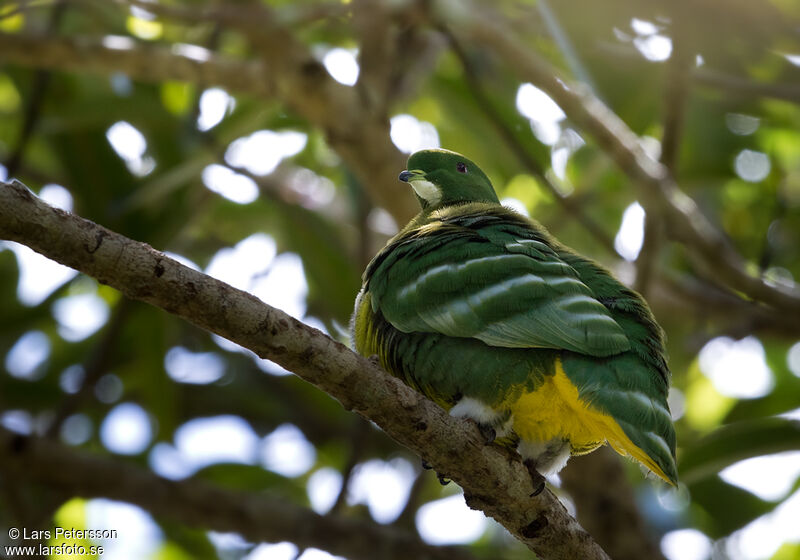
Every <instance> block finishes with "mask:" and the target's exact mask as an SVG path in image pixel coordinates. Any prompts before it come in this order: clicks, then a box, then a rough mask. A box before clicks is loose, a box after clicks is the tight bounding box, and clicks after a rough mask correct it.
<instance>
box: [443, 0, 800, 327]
mask: <svg viewBox="0 0 800 560" xmlns="http://www.w3.org/2000/svg"><path fill="white" fill-rule="evenodd" d="M436 6H437V8H438V14H437V15H436V16H435V17H436V21H437V23H439V22H447V25H448V26H449V28H450V29H451V30H453V33H454V34H455V35H456V36H459V37H461V38H462V40H463V41H468V42H471V43H472V44H475V45H482V46H483V47H485V48H489V49H491V50H493V51H494V52H495V53H497V54H498V55H500V56H501V57H502V58H503V59H504V60H505V61H506V63H507V64H508V65H509V67H511V68H514V69H515V70H516V72H517V74H518V75H519V77H520V78H521V79H524V80H527V81H530V82H532V83H534V84H535V85H536V86H537V87H539V88H541V89H543V90H544V91H546V92H547V93H548V94H549V95H550V96H551V97H552V98H553V99H554V100H555V101H556V103H558V105H559V106H560V107H561V108H562V109H563V111H564V112H565V113H566V114H567V116H568V117H569V118H570V119H572V120H573V121H574V122H575V123H576V124H578V125H579V126H581V127H582V128H583V129H584V130H586V131H587V132H589V133H590V134H591V135H593V136H594V138H595V140H596V141H597V143H598V145H599V146H600V147H601V148H602V149H603V150H605V151H606V152H607V153H608V155H609V156H610V157H611V158H612V159H613V160H614V161H615V162H616V163H617V165H618V166H619V167H620V169H622V171H623V172H625V173H626V174H627V175H628V177H630V179H631V180H632V182H633V184H634V185H635V186H636V187H637V188H639V189H640V190H641V195H642V202H643V204H644V205H645V207H646V208H647V209H648V210H649V211H657V212H661V213H662V214H663V215H664V218H665V220H666V221H667V225H668V231H669V233H670V235H671V236H672V237H673V238H674V239H676V240H678V241H680V242H682V243H683V244H684V245H685V246H686V247H687V249H688V250H689V251H691V252H693V253H695V254H697V255H698V256H700V257H701V258H702V259H704V261H705V262H707V263H708V265H709V267H711V268H713V269H714V270H715V271H716V272H717V274H718V276H719V278H720V280H722V281H724V282H726V283H727V284H728V285H730V286H731V287H732V288H734V289H735V290H738V291H740V292H742V293H744V294H746V295H747V296H748V297H750V298H753V299H756V300H760V301H763V302H765V303H768V304H770V305H772V306H774V307H777V308H779V309H781V310H786V311H793V312H797V313H800V291H798V289H797V288H796V287H795V286H792V287H785V286H782V285H772V284H768V283H767V282H765V281H764V280H763V279H762V278H760V277H757V276H754V275H752V274H751V273H750V272H749V268H748V263H747V262H746V261H745V260H744V259H743V258H742V257H741V255H739V254H738V253H737V252H736V251H735V250H734V249H733V247H731V245H730V244H729V242H728V240H727V238H726V237H725V236H724V235H723V234H722V233H721V232H720V231H719V230H718V229H717V228H716V227H714V225H713V224H712V223H711V222H710V221H709V220H708V219H707V218H706V217H705V216H704V215H703V214H702V213H701V212H700V210H699V208H698V207H697V205H696V204H695V202H694V201H693V200H692V199H691V198H689V197H688V196H687V195H686V194H685V193H683V191H681V190H680V189H679V188H678V186H677V185H676V183H675V181H674V180H673V178H672V177H671V176H670V174H669V172H668V170H667V169H666V168H665V167H664V166H663V165H661V164H660V163H659V162H657V161H655V160H653V159H652V158H651V157H650V156H648V155H647V153H646V152H645V151H644V149H643V148H642V146H641V144H640V142H639V139H638V137H637V136H636V135H635V134H634V133H633V132H632V131H631V130H630V129H629V128H628V126H627V125H626V124H625V123H624V122H623V121H622V120H621V119H620V118H619V117H618V116H617V115H616V114H615V113H614V112H612V111H611V110H610V109H609V108H608V107H606V106H605V105H604V104H603V103H602V102H601V101H600V100H599V99H597V98H596V97H595V96H594V95H592V94H591V92H589V91H587V89H586V88H585V87H584V86H582V85H581V84H573V83H570V82H569V81H568V80H565V79H564V78H562V77H560V76H559V74H558V73H557V72H556V71H555V69H554V68H552V67H551V66H550V64H548V63H547V62H546V61H545V60H543V59H542V58H540V57H539V56H537V55H536V54H535V53H534V52H533V51H532V50H531V49H530V48H528V47H527V46H525V45H523V44H521V43H520V42H519V41H518V40H517V39H516V38H515V37H514V35H513V33H511V31H510V30H509V29H508V28H507V27H505V26H503V25H501V24H499V23H498V22H497V21H496V19H495V18H494V17H493V16H492V14H490V13H487V12H486V10H479V9H477V7H475V6H471V7H465V6H459V7H458V9H457V10H456V9H453V8H452V5H451V4H448V3H446V2H439V3H437V4H436Z"/></svg>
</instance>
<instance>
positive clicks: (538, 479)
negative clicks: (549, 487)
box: [523, 459, 547, 498]
mask: <svg viewBox="0 0 800 560" xmlns="http://www.w3.org/2000/svg"><path fill="white" fill-rule="evenodd" d="M523 464H524V465H525V467H526V468H527V469H528V474H529V475H531V482H532V483H533V488H534V490H533V493H532V494H531V498H533V497H534V496H538V495H539V494H541V493H542V492H544V488H545V483H546V482H547V480H546V479H545V478H544V477H543V476H542V474H541V473H540V472H539V471H537V470H536V463H534V462H533V461H531V460H530V459H525V461H523Z"/></svg>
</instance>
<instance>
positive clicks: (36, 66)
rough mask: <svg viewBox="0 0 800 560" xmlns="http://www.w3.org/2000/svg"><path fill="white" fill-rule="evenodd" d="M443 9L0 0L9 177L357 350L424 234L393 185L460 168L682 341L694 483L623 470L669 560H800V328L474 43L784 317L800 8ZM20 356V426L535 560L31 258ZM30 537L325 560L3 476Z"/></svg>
mask: <svg viewBox="0 0 800 560" xmlns="http://www.w3.org/2000/svg"><path fill="white" fill-rule="evenodd" d="M432 4H433V8H430V10H429V6H428V5H427V3H420V4H417V3H415V2H388V1H387V2H359V1H357V0H353V1H352V2H350V1H342V2H335V1H331V2H310V1H309V2H282V1H272V2H266V1H264V2H261V3H259V2H256V1H250V2H227V3H221V2H214V1H212V0H208V2H200V1H196V2H195V1H189V0H185V1H182V2H179V1H174V2H159V3H157V4H149V3H147V2H140V1H134V0H132V1H130V2H126V1H118V2H105V1H99V0H97V1H92V0H80V1H78V0H75V1H70V2H57V1H42V2H19V3H13V2H0V179H7V178H12V177H15V178H18V179H19V180H21V181H23V182H24V183H25V184H26V185H28V186H29V187H30V188H31V189H32V190H33V191H34V192H36V193H37V194H38V195H39V196H40V197H42V198H43V199H45V200H46V201H47V202H49V203H50V204H52V205H54V206H58V207H60V208H63V209H65V210H70V211H73V212H75V213H77V214H79V215H81V216H83V217H86V218H88V219H90V220H93V221H95V222H97V223H99V224H102V225H104V226H105V227H107V228H109V229H111V230H114V231H117V232H119V233H121V234H123V235H125V236H127V237H130V238H132V239H136V240H139V241H143V242H146V243H149V244H151V245H152V246H153V247H155V248H156V249H158V250H162V251H164V252H165V253H166V254H167V255H169V256H171V257H172V258H175V259H177V260H179V261H180V262H182V263H183V264H186V265H188V266H191V267H193V268H195V269H198V270H202V271H204V272H206V273H207V274H210V275H212V276H214V277H216V278H219V279H220V280H223V281H225V282H227V283H229V284H231V285H233V286H236V287H238V288H241V289H244V290H247V291H249V292H251V293H253V294H254V295H256V296H257V297H259V298H260V299H262V300H263V301H264V302H266V303H268V304H270V305H273V306H275V307H278V308H280V309H282V310H284V311H285V312H287V313H289V314H290V315H292V316H294V317H296V318H298V319H300V320H302V321H304V322H305V323H307V324H309V325H311V326H314V327H316V328H318V329H320V330H322V331H323V332H326V333H327V334H329V335H330V336H332V337H334V338H337V339H339V340H342V341H347V338H348V334H347V329H348V320H349V314H350V311H351V309H352V302H353V299H354V297H355V294H356V292H357V291H358V288H359V277H360V273H361V271H362V270H363V267H364V266H365V264H366V263H367V262H368V261H369V259H370V258H371V256H372V255H373V254H374V253H375V252H376V251H377V250H378V249H379V248H380V247H381V246H382V245H383V244H384V243H385V241H386V239H388V237H389V236H391V235H392V234H394V233H395V232H396V231H397V230H398V226H402V225H403V224H404V223H405V221H406V220H408V218H409V217H410V216H411V214H412V212H413V210H414V204H415V203H414V201H413V197H412V196H411V194H410V192H408V190H409V189H408V188H407V185H404V184H400V183H397V182H396V180H395V177H396V175H397V173H398V172H399V171H400V170H402V169H403V168H404V167H403V165H404V155H403V154H408V153H410V152H412V151H414V150H417V149H420V148H426V147H439V146H440V147H444V148H449V149H453V150H456V151H459V152H462V153H464V154H466V155H467V156H468V157H470V158H471V159H473V160H474V161H476V162H477V163H479V164H480V165H481V166H482V168H483V169H484V170H485V171H486V172H487V174H488V175H489V176H490V178H491V179H492V180H493V182H494V185H495V187H496V189H497V191H498V194H499V195H500V198H501V199H502V201H503V203H504V204H505V205H507V206H510V207H512V208H514V209H516V210H518V211H519V212H522V213H524V214H527V215H529V216H531V217H533V218H535V219H537V220H539V221H540V222H542V223H543V224H544V225H545V226H547V227H548V228H549V229H550V231H551V232H552V233H553V234H555V235H556V236H557V237H558V238H559V239H560V240H561V241H562V242H564V243H566V244H567V245H570V246H571V247H573V248H574V249H576V250H578V251H579V252H581V253H583V254H585V255H588V256H591V257H593V258H595V259H596V260H598V261H600V262H602V263H603V264H605V265H606V266H608V267H609V268H611V269H612V270H613V271H614V272H615V274H616V275H617V276H618V277H619V278H620V279H621V280H623V281H624V282H626V283H627V284H629V285H632V286H634V287H636V288H637V289H638V290H640V291H641V292H642V293H643V294H645V296H646V297H647V299H648V301H649V302H650V303H651V306H652V307H653V310H654V312H655V314H656V317H657V318H658V320H659V322H660V323H661V324H662V325H663V327H664V328H665V330H666V332H667V335H668V349H669V353H670V365H671V369H672V371H673V385H674V387H673V389H672V391H671V393H670V399H669V402H670V406H671V409H672V412H673V416H674V419H675V422H676V426H677V432H678V459H679V470H680V476H681V479H682V484H681V486H680V488H678V489H677V490H668V489H666V488H664V487H663V486H662V485H661V484H660V483H657V482H653V481H651V480H647V479H645V478H644V477H643V476H642V474H641V473H640V472H639V469H638V467H636V466H635V465H634V464H632V463H628V462H625V463H624V468H625V469H626V474H627V478H628V479H629V482H630V484H631V485H632V486H633V489H634V493H635V497H636V502H637V504H638V506H639V510H640V512H641V515H642V516H643V517H644V519H645V521H646V523H647V526H648V527H649V530H650V531H651V532H652V536H653V538H654V539H655V540H656V542H658V543H660V548H661V551H662V552H663V554H664V555H665V556H666V557H667V558H668V559H669V560H704V559H707V558H732V559H743V560H745V559H746V560H749V559H754V560H755V559H761V558H775V559H780V560H788V559H791V558H798V557H800V523H798V521H797V520H798V519H800V451H799V450H798V449H800V428H798V423H799V422H800V342H798V341H800V313H798V312H797V311H796V310H797V309H798V308H799V307H797V306H796V307H794V309H791V308H782V307H780V306H778V305H775V302H774V301H769V298H766V297H765V298H764V299H763V301H760V295H761V294H759V293H752V294H751V293H747V292H746V291H743V290H742V289H741V288H740V287H739V286H738V285H737V284H736V282H735V281H734V280H731V274H730V272H728V271H727V270H722V269H720V267H718V266H716V265H715V264H714V263H712V264H709V263H708V262H707V260H706V259H704V258H703V257H702V255H701V254H700V253H698V252H697V251H696V250H695V247H694V246H693V243H694V240H693V239H692V238H691V236H684V235H682V233H684V232H676V231H674V227H673V226H671V222H670V219H669V211H668V209H666V207H667V203H665V202H664V201H663V200H662V199H659V198H658V197H657V196H656V197H654V198H653V199H649V197H648V196H645V193H646V190H645V189H643V188H642V187H641V185H637V181H636V177H632V176H631V175H632V174H631V173H630V170H629V169H628V170H624V169H621V168H620V167H618V166H617V165H615V163H614V161H612V159H611V158H610V157H609V148H608V145H607V142H606V141H604V140H603V139H598V138H596V137H594V136H592V135H591V134H588V133H587V132H586V131H585V130H583V128H582V127H580V126H579V124H578V123H576V122H575V118H574V116H573V115H572V114H571V113H570V114H569V115H568V114H567V113H566V112H565V111H567V108H566V107H563V108H562V107H560V106H559V104H558V103H557V102H556V100H554V99H553V98H551V96H549V95H548V94H547V93H546V92H545V91H543V89H541V88H540V87H537V85H535V84H532V83H529V82H528V81H527V80H526V79H525V77H524V76H523V75H520V73H519V72H518V66H519V65H518V64H515V62H516V61H511V60H507V59H505V58H504V57H503V56H500V55H498V54H497V53H496V52H493V51H492V49H491V48H489V47H487V45H483V44H479V43H476V41H477V40H478V39H476V37H478V36H477V35H475V34H474V33H472V34H471V33H466V32H465V33H464V34H463V35H460V33H461V32H462V30H466V29H471V28H470V23H469V22H468V21H466V19H465V18H477V17H484V16H485V17H487V18H488V19H487V21H494V22H497V24H498V25H501V26H505V27H506V28H507V30H509V33H514V34H516V36H517V37H518V40H519V41H520V44H521V45H524V46H525V48H526V49H529V51H530V53H531V54H532V56H536V57H540V58H542V59H545V60H547V61H549V62H550V64H552V65H553V66H554V67H555V68H557V69H558V71H559V72H560V73H561V74H562V75H563V76H566V77H567V78H568V79H569V80H570V81H573V82H581V83H582V84H584V86H585V87H586V88H588V91H590V92H592V93H593V94H594V95H595V96H597V97H598V98H599V99H600V100H602V101H603V102H604V103H606V104H607V105H608V106H609V107H610V108H611V109H612V110H613V111H614V112H615V113H616V114H617V115H619V117H621V119H622V120H623V121H624V122H625V123H626V124H627V125H628V126H629V127H630V128H631V129H632V130H633V131H634V132H635V133H636V134H637V135H638V136H639V140H640V144H641V146H642V147H643V148H644V150H645V151H646V153H647V154H649V155H650V156H651V157H652V158H654V159H657V160H660V161H661V162H662V163H663V164H664V165H665V166H666V168H667V169H668V170H669V172H670V173H671V175H672V176H673V177H674V178H675V179H676V181H677V184H678V185H679V187H680V188H681V189H682V190H683V191H684V192H685V193H686V194H688V195H689V196H690V197H692V198H693V199H694V201H695V202H696V203H697V205H698V206H699V208H700V210H701V211H702V212H703V213H704V214H705V216H706V217H707V218H708V220H709V221H710V222H711V224H713V225H714V226H715V227H716V228H718V229H719V230H720V231H723V232H724V234H725V236H726V237H727V238H728V240H729V242H730V244H731V246H732V247H734V248H735V250H736V251H737V252H738V253H739V254H740V255H742V256H743V257H744V259H745V261H746V262H745V266H744V268H743V269H744V270H745V272H746V273H747V274H750V275H754V276H760V277H762V278H763V279H764V281H765V285H766V289H767V290H769V289H775V290H786V291H788V290H791V289H792V287H794V286H795V285H796V284H795V281H796V278H797V277H798V276H800V31H799V30H800V9H799V8H798V5H797V4H796V3H794V2H790V1H785V0H750V1H747V2H745V1H736V2H723V1H715V0H701V1H696V2H688V1H686V2H675V3H672V4H674V5H670V6H667V5H666V3H664V5H660V6H659V5H655V3H649V2H633V1H625V0H613V1H607V2H602V3H598V2H578V1H573V0H562V1H559V2H555V1H553V2H546V1H545V0H539V1H538V2H536V1H532V2H510V1H509V2H507V1H499V2H492V3H486V4H483V5H481V7H482V8H483V9H486V10H488V12H489V13H488V15H487V14H484V15H481V14H479V13H477V12H475V11H474V10H473V9H472V8H470V7H469V6H467V5H466V4H463V5H460V4H459V3H441V4H438V3H435V2H434V3H432ZM478 38H479V37H478ZM123 55H124V56H123ZM115 57H117V58H115ZM237 64H238V65H239V66H237ZM315 64H316V65H315ZM226 65H227V66H226ZM203 68H206V70H203ZM317 70H320V71H319V72H318V71H317ZM540 85H541V84H540ZM626 171H627V172H626ZM794 294H795V298H797V291H796V289H795V292H794ZM795 303H796V301H795ZM0 360H2V367H3V371H2V372H0V424H2V426H3V427H4V428H6V429H7V430H11V431H14V432H19V433H24V434H39V435H41V436H44V437H49V438H52V440H53V441H54V442H60V443H61V444H64V445H66V446H69V447H71V448H74V449H75V450H77V451H83V452H91V453H94V454H106V455H112V456H116V457H118V458H124V460H125V461H128V462H130V463H133V464H137V465H139V466H143V467H145V468H148V469H151V470H152V472H154V473H156V474H158V475H160V476H162V477H166V478H169V479H176V480H177V479H185V478H188V477H197V478H200V479H205V480H208V481H210V482H212V483H214V484H216V485H220V486H223V487H230V488H238V489H245V490H248V491H250V492H253V493H264V494H268V495H271V496H279V497H281V498H282V499H285V500H290V501H292V502H294V503H297V504H299V505H302V506H306V507H308V508H310V509H311V510H313V511H315V512H318V513H328V512H333V514H336V515H342V516H352V517H357V518H363V519H372V520H374V522H376V523H379V524H393V525H394V526H396V527H397V528H398V530H404V531H412V532H417V533H418V534H419V536H421V538H422V539H423V540H424V541H426V542H428V543H431V544H434V545H439V544H463V545H465V546H468V547H470V549H471V550H472V552H474V554H475V557H478V558H480V557H486V558H490V557H492V558H494V557H499V556H500V555H502V557H504V558H528V557H530V552H529V551H528V550H527V549H525V548H524V547H523V546H522V545H520V544H519V543H517V542H516V541H514V540H513V539H512V538H511V537H509V536H508V535H507V534H506V533H505V532H504V530H503V529H502V528H501V527H499V526H498V525H497V524H496V523H494V522H493V521H491V520H487V519H486V518H484V516H483V514H481V513H479V512H475V511H471V510H469V509H468V508H467V506H466V505H465V504H464V500H463V497H462V496H461V493H460V490H459V488H458V487H456V485H454V484H450V485H449V486H445V487H443V486H441V485H440V484H439V482H438V481H437V478H436V476H435V474H434V473H432V472H430V471H425V470H423V469H422V468H421V467H420V464H419V460H418V458H417V457H416V456H414V455H413V454H411V453H410V452H408V451H407V450H405V449H403V448H401V447H399V446H397V445H396V444H395V443H394V442H392V441H391V440H390V439H389V438H388V437H387V436H385V435H384V434H383V433H381V432H380V431H379V430H377V429H376V428H375V427H373V426H372V425H370V424H368V423H366V422H365V421H363V420H361V419H359V418H358V417H356V416H355V415H353V414H350V413H348V412H346V411H344V410H343V409H342V407H341V406H340V405H339V404H338V403H337V402H336V401H334V400H333V399H332V398H330V397H328V396H327V395H326V394H324V393H322V392H320V391H319V390H317V389H315V388H314V387H312V386H310V385H309V384H307V383H306V382H304V381H302V380H300V379H299V378H297V377H295V376H293V375H291V374H290V373H289V372H287V371H285V370H283V369H282V368H281V367H279V366H277V365H276V364H273V363H271V362H269V361H266V360H261V359H258V358H257V357H255V356H254V355H252V353H250V352H248V351H245V350H243V349H242V348H240V347H238V346H237V345H235V344H232V343H230V342H228V341H226V340H224V339H222V338H219V337H216V336H212V335H210V334H208V333H207V332H204V331H201V330H199V329H198V328H196V327H193V326H191V325H189V324H187V323H185V322H183V321H181V320H179V319H177V318H175V317H172V316H170V315H167V314H166V313H164V312H163V311H160V310H158V309H155V308H152V307H149V306H147V305H146V304H143V303H139V302H134V301H130V300H128V299H126V298H124V297H123V296H121V295H120V293H119V292H117V291H115V290H113V289H111V288H109V287H107V286H102V285H99V284H98V283H97V282H96V281H95V280H93V279H91V278H88V277H85V276H83V275H79V274H77V273H76V272H74V271H72V270H70V269H68V268H65V267H63V266H61V265H58V264H56V263H54V262H52V261H48V260H47V259H45V258H44V257H41V256H39V255H37V254H36V253H34V252H33V251H31V250H30V249H28V248H26V247H24V246H22V245H19V244H15V243H11V242H0ZM0 461H2V458H0ZM577 463H578V461H576V465H575V466H570V467H569V468H570V469H572V468H580V465H579V464H577ZM583 476H585V477H591V471H585V472H584V473H583ZM551 482H553V484H554V485H555V486H556V487H558V486H560V485H561V482H560V480H559V479H558V478H556V479H554V480H552V481H551ZM568 490H569V489H568V488H564V489H563V490H560V491H559V492H560V496H561V497H562V499H563V501H564V502H565V503H566V504H567V505H568V507H570V508H572V509H573V510H574V508H575V505H574V504H573V501H572V497H571V495H570V493H569V491H568ZM31 519H33V520H37V522H38V523H39V525H38V526H39V527H48V526H51V525H54V524H60V525H63V526H74V527H95V528H115V529H117V530H118V531H119V538H117V539H115V540H109V541H105V542H104V543H103V544H104V545H105V546H106V553H105V554H104V555H103V558H104V559H105V560H112V559H114V560H116V559H121V558H130V559H141V558H159V559H164V560H166V559H170V560H171V559H182V558H217V557H219V558H248V559H249V560H267V559H269V560H282V559H287V560H288V559H293V558H302V560H320V559H325V558H331V556H330V555H329V554H328V553H326V552H325V551H322V550H317V549H313V548H305V547H304V546H303V545H302V543H300V545H299V546H298V544H295V543H292V542H288V541H287V542H281V543H249V542H247V541H245V540H244V539H243V538H241V537H239V536H237V535H236V534H233V533H217V532H213V531H210V532H209V531H206V530H204V529H201V528H190V527H186V526H183V525H178V524H176V523H174V522H172V521H170V520H168V519H160V518H155V517H153V516H152V515H151V514H150V513H148V512H147V511H146V510H145V509H142V508H140V507H138V506H135V505H131V504H125V503H119V502H113V501H109V500H105V499H91V500H84V499H79V498H74V497H72V496H69V495H64V494H63V493H55V492H47V491H46V489H45V490H44V491H43V490H42V489H41V488H27V487H21V488H20V487H18V485H17V484H16V483H15V482H14V481H12V480H9V479H8V478H3V479H2V484H1V485H0V525H1V526H3V527H10V526H21V525H22V524H24V522H25V521H26V520H31ZM6 533H7V531H5V530H3V531H2V533H0V541H2V540H3V539H5V535H6Z"/></svg>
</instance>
